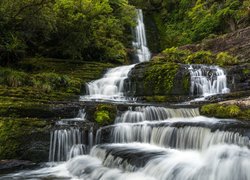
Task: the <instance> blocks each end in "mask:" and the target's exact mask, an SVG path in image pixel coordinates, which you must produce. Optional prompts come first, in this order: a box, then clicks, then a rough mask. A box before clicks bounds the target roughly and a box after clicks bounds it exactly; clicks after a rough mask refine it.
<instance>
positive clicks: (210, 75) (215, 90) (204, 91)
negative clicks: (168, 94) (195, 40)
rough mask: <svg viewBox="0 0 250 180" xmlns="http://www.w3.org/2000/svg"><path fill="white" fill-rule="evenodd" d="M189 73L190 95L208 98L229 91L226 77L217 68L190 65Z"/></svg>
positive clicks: (222, 71)
mask: <svg viewBox="0 0 250 180" xmlns="http://www.w3.org/2000/svg"><path fill="white" fill-rule="evenodd" d="M189 71H190V76H191V94H192V95H202V96H209V95H215V94H221V93H228V92H229V91H230V90H229V89H228V88H227V76H226V74H225V72H224V70H223V69H222V68H220V67H218V66H206V65H198V66H195V65H192V66H190V67H189Z"/></svg>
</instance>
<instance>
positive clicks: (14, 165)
mask: <svg viewBox="0 0 250 180" xmlns="http://www.w3.org/2000/svg"><path fill="white" fill-rule="evenodd" d="M34 165H35V163H33V162H31V161H23V160H16V159H13V160H0V171H1V172H3V171H8V170H13V169H24V168H28V167H31V166H34Z"/></svg>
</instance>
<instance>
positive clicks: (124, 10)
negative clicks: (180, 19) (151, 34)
mask: <svg viewBox="0 0 250 180" xmlns="http://www.w3.org/2000/svg"><path fill="white" fill-rule="evenodd" d="M0 7H1V8H0V29H1V32H0V50H1V51H0V52H1V53H0V62H1V63H0V64H2V65H8V64H10V63H13V62H16V61H18V59H20V58H22V57H23V56H24V55H27V56H34V55H36V54H40V55H43V56H49V57H60V58H71V59H85V60H93V59H95V60H107V61H117V62H123V61H124V59H125V58H126V48H127V47H126V46H127V45H128V43H127V40H126V38H124V37H125V36H126V35H127V34H128V31H127V30H128V29H129V27H131V26H133V25H134V24H135V21H134V16H135V8H134V7H133V6H131V5H129V4H128V2H127V0H119V1H109V0H95V1H91V0H19V1H15V0H2V1H1V2H0ZM129 33H130V31H129Z"/></svg>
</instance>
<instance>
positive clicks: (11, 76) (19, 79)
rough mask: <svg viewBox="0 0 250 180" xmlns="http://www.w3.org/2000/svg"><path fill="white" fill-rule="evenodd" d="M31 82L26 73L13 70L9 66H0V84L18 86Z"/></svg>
mask: <svg viewBox="0 0 250 180" xmlns="http://www.w3.org/2000/svg"><path fill="white" fill-rule="evenodd" d="M30 83H31V81H30V78H29V76H28V74H26V73H25V72H21V71H15V70H13V69H10V68H0V84H1V85H7V86H10V87H19V86H25V85H29V84H30Z"/></svg>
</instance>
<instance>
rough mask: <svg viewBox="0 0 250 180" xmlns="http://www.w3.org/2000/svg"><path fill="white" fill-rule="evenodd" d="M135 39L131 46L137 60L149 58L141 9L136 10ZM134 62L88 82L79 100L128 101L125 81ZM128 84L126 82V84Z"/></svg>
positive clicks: (143, 60) (141, 60) (127, 89)
mask: <svg viewBox="0 0 250 180" xmlns="http://www.w3.org/2000/svg"><path fill="white" fill-rule="evenodd" d="M135 34H136V37H135V39H136V41H135V42H133V46H134V47H135V48H136V56H137V57H138V59H139V62H145V61H149V60H150V57H151V55H150V52H149V50H148V48H147V42H146V34H145V26H144V23H143V14H142V10H137V26H136V28H135ZM134 66H135V64H132V65H128V66H120V67H116V68H112V69H109V70H108V71H107V72H106V73H105V75H104V76H103V78H101V79H98V80H95V81H92V82H89V83H87V84H86V90H87V95H86V96H82V97H81V98H80V100H83V101H86V100H98V101H100V100H104V101H128V100H130V98H127V97H126V94H125V93H124V92H125V91H126V92H128V91H129V87H126V84H125V81H126V79H128V74H129V72H130V71H131V69H132V68H133V67H134ZM127 86H128V84H127Z"/></svg>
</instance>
